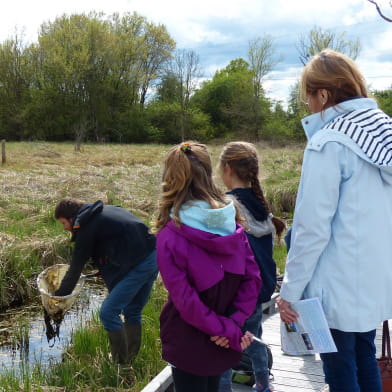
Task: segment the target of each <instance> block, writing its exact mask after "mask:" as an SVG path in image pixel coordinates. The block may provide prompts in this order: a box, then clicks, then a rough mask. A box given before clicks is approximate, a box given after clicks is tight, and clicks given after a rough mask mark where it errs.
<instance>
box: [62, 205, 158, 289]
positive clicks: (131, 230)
mask: <svg viewBox="0 0 392 392" xmlns="http://www.w3.org/2000/svg"><path fill="white" fill-rule="evenodd" d="M72 240H73V241H74V242H75V248H74V251H73V256H72V261H71V264H70V267H69V270H68V272H67V273H66V275H65V276H64V279H63V280H62V282H61V286H60V287H59V289H58V290H57V291H56V292H55V295H60V296H64V295H68V294H70V293H71V292H72V290H73V289H74V287H75V285H76V283H77V282H78V279H79V276H80V274H81V272H82V270H83V267H84V265H85V264H86V262H87V260H88V259H90V258H91V259H92V260H93V262H94V265H95V266H96V267H97V268H98V269H99V271H100V273H101V275H102V277H103V279H104V281H105V283H106V286H107V287H108V289H109V291H110V290H111V289H112V288H113V287H114V286H115V285H116V284H117V283H118V282H119V281H120V280H121V279H122V278H123V277H124V276H125V275H126V274H127V273H128V272H129V271H130V270H131V269H132V268H133V267H134V266H135V265H137V264H138V263H139V262H140V261H142V260H143V259H145V258H146V257H147V256H148V255H149V254H150V253H151V252H152V251H153V250H154V249H155V236H154V235H152V234H151V233H150V232H149V228H148V227H147V226H146V225H145V224H144V223H143V222H142V221H141V220H140V219H138V218H136V217H135V216H133V215H132V214H131V213H130V212H128V211H127V210H125V209H124V208H121V207H117V206H111V205H105V206H104V205H103V202H102V201H100V200H98V201H96V202H95V203H94V204H84V205H83V206H82V207H81V208H80V209H79V211H78V212H77V214H76V216H75V218H74V221H73V237H72Z"/></svg>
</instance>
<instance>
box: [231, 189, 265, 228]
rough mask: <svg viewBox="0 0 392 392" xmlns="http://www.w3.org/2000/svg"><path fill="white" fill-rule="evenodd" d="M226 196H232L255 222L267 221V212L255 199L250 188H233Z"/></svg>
mask: <svg viewBox="0 0 392 392" xmlns="http://www.w3.org/2000/svg"><path fill="white" fill-rule="evenodd" d="M227 194H229V195H234V196H235V198H236V199H237V200H239V202H240V203H241V204H243V205H244V206H245V207H246V208H247V210H248V211H249V212H250V213H251V214H252V215H253V217H254V218H255V219H256V220H257V221H264V220H266V219H268V212H267V210H266V208H265V206H264V204H263V203H262V202H261V201H260V199H259V198H257V197H256V195H255V193H254V191H253V189H252V188H234V189H232V190H231V191H229V192H227Z"/></svg>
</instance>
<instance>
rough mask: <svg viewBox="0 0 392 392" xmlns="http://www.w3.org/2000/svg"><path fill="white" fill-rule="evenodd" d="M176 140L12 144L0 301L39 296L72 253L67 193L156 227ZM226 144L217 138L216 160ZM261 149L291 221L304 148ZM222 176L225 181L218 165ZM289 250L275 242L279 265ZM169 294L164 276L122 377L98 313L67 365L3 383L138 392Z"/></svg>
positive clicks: (278, 206) (2, 193)
mask: <svg viewBox="0 0 392 392" xmlns="http://www.w3.org/2000/svg"><path fill="white" fill-rule="evenodd" d="M170 147H171V146H165V145H112V144H105V145H84V146H83V150H82V152H80V153H78V152H74V148H73V145H72V144H66V143H64V144H56V143H7V163H6V164H5V165H3V166H0V176H1V183H0V309H1V308H2V309H4V308H7V307H9V306H12V305H18V304H23V303H25V302H27V301H29V300H31V299H35V298H36V301H38V293H37V289H36V286H35V278H36V276H37V275H38V274H39V273H40V272H41V271H42V270H43V269H44V268H45V267H46V266H48V265H51V264H54V263H57V262H64V261H67V260H69V257H70V252H71V247H70V244H69V237H68V235H67V233H65V232H64V231H63V229H62V227H61V225H60V224H59V223H58V222H56V220H55V219H54V218H53V210H54V207H55V205H56V203H57V202H58V201H59V200H60V199H61V198H63V197H65V196H72V197H76V198H79V199H82V200H84V201H87V202H91V201H95V200H98V199H101V200H103V201H104V203H109V204H118V205H121V206H122V207H124V208H127V209H129V210H130V211H132V212H133V213H134V214H135V215H137V216H139V217H140V218H141V219H142V220H144V221H145V222H146V223H147V224H149V225H151V224H152V223H153V221H154V219H155V214H156V205H157V196H158V194H159V188H160V181H161V172H162V170H161V167H162V166H161V165H162V161H163V159H164V156H165V154H166V152H167V150H168V149H169V148H170ZM221 147H222V146H221V145H211V146H210V151H211V154H212V158H213V163H214V167H215V166H216V165H217V163H218V156H219V153H220V150H221ZM258 150H259V154H260V158H261V164H260V167H261V176H260V177H261V180H262V185H263V187H264V190H265V193H266V195H267V197H268V199H269V200H270V204H271V207H272V210H273V213H274V215H276V216H282V217H284V218H286V219H288V220H290V219H291V217H292V212H293V207H294V203H295V197H296V190H297V186H298V179H299V175H300V169H301V162H302V150H303V147H302V146H292V147H291V148H288V147H285V148H270V147H268V146H266V145H258ZM215 178H216V180H217V182H218V184H220V185H221V186H222V183H221V181H220V178H219V173H218V172H216V176H215ZM285 256H286V254H285V248H284V246H282V245H281V244H277V246H276V247H275V258H276V259H277V262H278V266H279V270H280V272H283V270H284V260H285ZM165 297H166V293H165V290H164V288H163V285H162V283H161V282H160V280H157V282H156V283H155V285H154V290H153V292H152V296H151V300H150V301H149V303H148V305H147V307H146V308H145V312H144V316H143V320H144V336H143V347H142V350H141V352H140V355H139V356H138V358H137V359H136V361H135V364H134V368H133V371H132V375H131V376H129V375H125V376H124V374H123V373H122V372H121V371H119V369H117V368H116V367H115V366H113V364H112V363H111V362H110V361H109V360H108V342H107V337H106V334H105V333H104V331H103V329H102V326H101V325H100V323H99V322H98V320H96V319H94V320H92V322H91V323H88V324H86V325H85V326H83V327H82V328H81V329H80V330H78V331H76V332H75V334H74V336H73V338H72V346H70V347H69V348H68V349H67V350H66V353H65V354H64V361H63V362H62V363H60V364H54V365H52V366H50V367H49V368H46V367H44V366H41V365H40V364H39V363H38V364H35V365H34V366H32V368H28V366H27V368H25V369H24V370H23V371H22V373H21V374H20V375H15V374H13V373H12V372H11V373H10V372H9V371H6V372H4V373H3V372H2V375H1V377H0V391H2V390H4V391H8V390H9V391H18V390H21V391H22V390H23V391H52V390H53V391H79V390H80V391H105V390H108V391H109V390H119V391H120V390H124V391H125V390H129V391H140V390H141V389H142V388H143V387H144V386H145V384H146V383H147V382H148V381H149V380H150V379H151V378H152V377H153V376H155V375H156V374H157V373H158V372H159V371H160V370H161V369H162V368H163V366H164V363H163V361H162V360H161V359H160V341H159V321H158V316H159V313H160V311H161V309H162V306H163V303H164V301H165ZM17 339H19V338H17ZM20 339H21V341H23V332H22V336H21V337H20Z"/></svg>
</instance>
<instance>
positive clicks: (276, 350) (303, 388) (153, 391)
mask: <svg viewBox="0 0 392 392" xmlns="http://www.w3.org/2000/svg"><path fill="white" fill-rule="evenodd" d="M274 299H275V298H274ZM274 299H273V300H272V306H271V307H270V310H271V311H270V314H268V315H267V314H264V319H263V340H264V341H265V342H266V343H267V344H268V345H269V346H270V348H271V351H272V355H273V365H272V374H273V376H274V378H273V380H272V382H271V385H272V388H273V390H274V392H311V391H315V392H320V391H321V390H322V389H323V388H324V386H325V384H324V375H323V371H322V364H321V360H320V357H319V355H318V354H316V355H304V356H291V355H286V354H283V352H282V350H281V348H280V318H279V313H277V312H276V309H275V301H274ZM390 325H391V322H390ZM381 328H382V325H380V326H379V328H378V329H377V336H376V346H377V357H379V356H380V355H381V336H382V330H381ZM251 390H252V388H251V387H248V386H245V385H242V384H237V383H233V391H234V392H249V391H251ZM327 390H328V389H327ZM142 392H173V385H172V379H171V370H170V367H169V366H167V367H166V368H165V369H163V370H162V372H161V373H160V374H158V375H157V377H155V378H154V379H153V380H152V381H151V382H150V383H149V384H148V385H147V386H146V387H145V388H144V389H143V390H142Z"/></svg>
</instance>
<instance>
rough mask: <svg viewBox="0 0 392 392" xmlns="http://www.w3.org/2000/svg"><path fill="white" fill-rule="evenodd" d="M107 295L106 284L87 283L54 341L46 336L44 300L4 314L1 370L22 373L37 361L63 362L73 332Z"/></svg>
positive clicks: (0, 327)
mask: <svg viewBox="0 0 392 392" xmlns="http://www.w3.org/2000/svg"><path fill="white" fill-rule="evenodd" d="M105 296H106V291H105V289H104V288H103V285H98V284H92V283H88V282H86V284H85V286H84V288H83V290H82V292H81V294H80V296H79V298H78V300H77V301H76V302H75V303H74V305H73V306H72V308H71V309H70V310H69V311H68V312H67V313H66V315H65V317H64V320H63V322H62V323H61V327H60V335H59V338H56V339H55V340H51V341H50V342H48V341H47V338H46V335H45V331H46V327H45V324H44V314H43V308H42V306H41V305H40V303H39V304H38V303H37V304H36V305H33V306H29V307H24V308H18V309H14V310H9V311H7V312H4V313H2V314H0V373H1V372H2V371H3V372H4V371H5V370H6V369H8V370H10V369H14V370H15V371H16V372H19V370H20V369H21V368H22V367H23V368H24V369H26V368H28V367H32V365H34V363H40V364H41V365H49V364H51V363H54V362H59V361H61V354H62V352H63V350H64V347H65V346H66V345H67V344H68V343H70V339H71V334H72V332H73V331H74V330H75V329H77V327H78V326H80V325H83V324H84V323H86V322H87V321H88V320H90V319H91V317H92V314H93V312H94V311H96V310H97V309H98V308H99V306H100V304H101V303H102V301H103V299H104V298H105Z"/></svg>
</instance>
